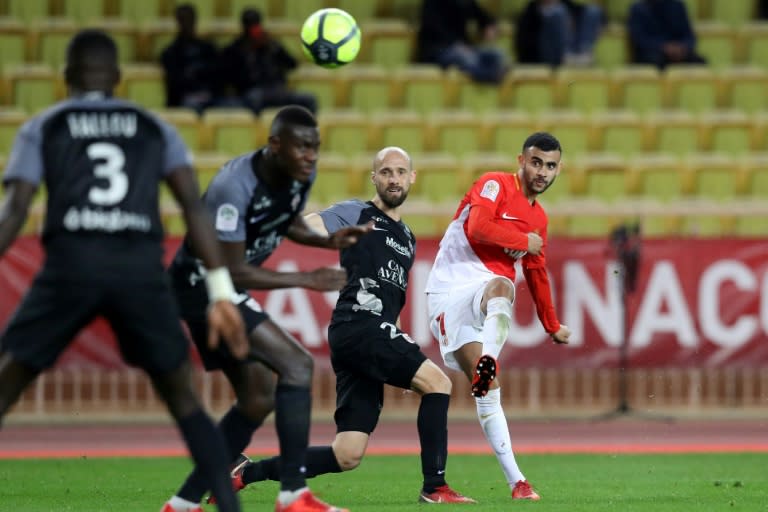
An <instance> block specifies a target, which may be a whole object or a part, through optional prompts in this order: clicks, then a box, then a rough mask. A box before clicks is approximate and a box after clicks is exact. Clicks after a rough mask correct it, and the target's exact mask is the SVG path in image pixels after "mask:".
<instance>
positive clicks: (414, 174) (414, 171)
mask: <svg viewBox="0 0 768 512" xmlns="http://www.w3.org/2000/svg"><path fill="white" fill-rule="evenodd" d="M408 181H409V182H410V184H411V185H413V184H414V183H415V182H416V169H414V170H412V171H411V179H410V180H408Z"/></svg>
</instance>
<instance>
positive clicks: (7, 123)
mask: <svg viewBox="0 0 768 512" xmlns="http://www.w3.org/2000/svg"><path fill="white" fill-rule="evenodd" d="M27 119H29V116H28V115H27V114H26V113H25V112H24V111H23V110H19V109H16V108H0V155H10V154H11V147H12V146H13V141H14V140H15V138H16V133H17V132H18V130H19V128H21V125H22V124H24V123H25V122H26V121H27ZM4 168H5V167H0V169H4Z"/></svg>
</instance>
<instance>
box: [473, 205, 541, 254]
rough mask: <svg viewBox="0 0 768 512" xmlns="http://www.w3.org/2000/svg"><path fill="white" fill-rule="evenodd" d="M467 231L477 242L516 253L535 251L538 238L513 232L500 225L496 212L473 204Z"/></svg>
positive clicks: (529, 234)
mask: <svg viewBox="0 0 768 512" xmlns="http://www.w3.org/2000/svg"><path fill="white" fill-rule="evenodd" d="M467 231H468V233H467V234H468V236H469V238H470V239H471V240H473V241H475V242H478V243H481V244H487V245H498V246H500V247H505V248H507V249H513V250H516V251H531V249H534V250H535V244H536V240H535V238H538V235H536V234H535V233H522V232H519V231H513V230H510V229H507V228H506V227H505V226H504V225H502V224H499V222H498V221H497V220H496V219H495V216H494V211H493V210H492V209H491V208H490V207H489V206H487V205H485V204H483V203H478V204H472V207H471V208H470V210H469V218H468V219H467ZM531 235H533V236H531Z"/></svg>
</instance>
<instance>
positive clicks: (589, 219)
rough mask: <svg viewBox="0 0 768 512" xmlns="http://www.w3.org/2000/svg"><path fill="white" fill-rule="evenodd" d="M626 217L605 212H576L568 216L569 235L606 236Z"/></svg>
mask: <svg viewBox="0 0 768 512" xmlns="http://www.w3.org/2000/svg"><path fill="white" fill-rule="evenodd" d="M625 220H626V219H624V218H622V217H621V216H618V215H606V214H605V213H602V212H598V213H594V214H592V213H576V214H573V215H569V216H568V227H567V234H568V236H573V237H590V238H606V237H607V236H608V235H609V234H610V233H611V232H612V231H613V230H614V229H615V228H616V227H617V226H618V225H620V224H621V223H623V222H624V221H625Z"/></svg>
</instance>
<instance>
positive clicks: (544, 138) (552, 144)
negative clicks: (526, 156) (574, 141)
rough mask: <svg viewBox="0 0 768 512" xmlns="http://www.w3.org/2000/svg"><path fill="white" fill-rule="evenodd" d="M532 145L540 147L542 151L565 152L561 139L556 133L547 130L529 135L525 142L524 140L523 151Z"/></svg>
mask: <svg viewBox="0 0 768 512" xmlns="http://www.w3.org/2000/svg"><path fill="white" fill-rule="evenodd" d="M530 147H534V148H539V149H540V150H542V151H559V152H560V153H562V152H563V147H562V146H561V145H560V141H559V140H557V138H556V137H555V136H554V135H552V134H551V133H547V132H536V133H532V134H531V135H529V136H528V138H527V139H525V142H523V153H525V150H526V149H528V148H530Z"/></svg>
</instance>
